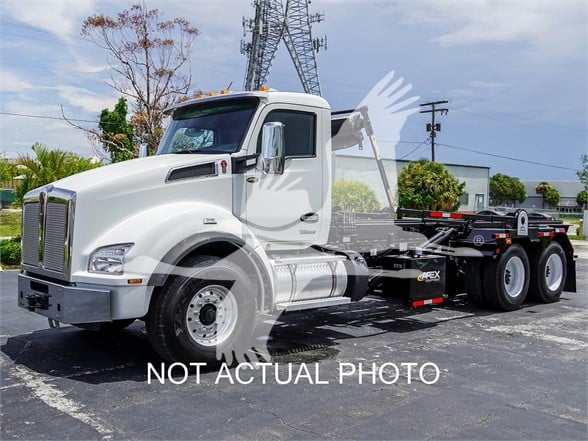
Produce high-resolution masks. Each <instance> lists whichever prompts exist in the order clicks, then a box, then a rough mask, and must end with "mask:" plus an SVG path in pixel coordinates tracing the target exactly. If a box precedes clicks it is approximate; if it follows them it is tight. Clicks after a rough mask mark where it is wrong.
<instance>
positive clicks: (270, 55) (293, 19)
mask: <svg viewBox="0 0 588 441" xmlns="http://www.w3.org/2000/svg"><path fill="white" fill-rule="evenodd" d="M309 4H310V0H286V6H284V4H283V2H282V0H254V1H253V6H254V7H255V18H253V19H247V18H245V17H243V37H245V36H246V35H247V32H250V33H251V41H250V42H249V41H246V40H245V39H243V40H241V53H242V54H244V55H246V56H247V73H246V76H245V83H244V85H243V88H244V89H245V90H257V89H259V87H260V86H262V85H263V84H265V83H266V82H267V78H268V75H269V70H270V68H271V65H272V62H273V60H274V58H275V55H276V51H277V49H278V45H279V44H280V41H281V40H282V39H283V40H284V43H285V45H286V48H287V49H288V52H289V53H290V58H292V62H293V63H294V66H295V67H296V72H297V73H298V78H299V79H300V82H301V83H302V87H303V88H304V91H305V92H306V93H311V94H314V95H320V94H321V86H320V82H319V77H318V71H317V65H316V58H315V53H318V52H319V50H320V49H321V48H324V49H325V50H326V49H327V37H322V38H314V39H313V38H312V32H311V27H312V23H319V22H321V21H322V20H324V17H325V15H324V14H323V13H315V14H309V12H308V5H309Z"/></svg>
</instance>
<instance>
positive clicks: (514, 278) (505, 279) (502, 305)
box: [484, 244, 530, 311]
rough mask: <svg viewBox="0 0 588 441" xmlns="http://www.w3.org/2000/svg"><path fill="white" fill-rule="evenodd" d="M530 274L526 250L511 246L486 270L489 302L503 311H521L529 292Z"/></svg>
mask: <svg viewBox="0 0 588 441" xmlns="http://www.w3.org/2000/svg"><path fill="white" fill-rule="evenodd" d="M529 274H530V266H529V258H528V257H527V253H526V252H525V250H524V248H523V247H522V246H520V245H518V244H513V245H511V246H510V247H509V248H508V249H507V250H506V251H505V252H504V253H502V254H500V255H499V256H498V258H497V259H496V260H493V261H491V262H488V263H487V265H486V267H485V268H484V282H485V283H484V284H485V286H484V289H485V291H486V299H487V301H488V302H489V303H490V305H491V306H492V307H494V308H496V309H499V310H502V311H514V310H515V309H519V308H520V307H521V305H522V304H523V302H524V301H525V297H526V296H527V292H528V290H529V279H530V277H529Z"/></svg>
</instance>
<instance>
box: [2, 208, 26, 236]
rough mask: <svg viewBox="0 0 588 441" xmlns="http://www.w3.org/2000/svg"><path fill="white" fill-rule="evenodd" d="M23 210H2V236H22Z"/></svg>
mask: <svg viewBox="0 0 588 441" xmlns="http://www.w3.org/2000/svg"><path fill="white" fill-rule="evenodd" d="M21 218H22V210H0V237H16V236H20V228H21Z"/></svg>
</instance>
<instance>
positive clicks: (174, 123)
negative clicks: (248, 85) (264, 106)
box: [157, 97, 259, 155]
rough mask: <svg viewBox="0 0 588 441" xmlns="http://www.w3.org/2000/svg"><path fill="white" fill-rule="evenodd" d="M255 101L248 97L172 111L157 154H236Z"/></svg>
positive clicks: (253, 110) (254, 106) (254, 107)
mask: <svg viewBox="0 0 588 441" xmlns="http://www.w3.org/2000/svg"><path fill="white" fill-rule="evenodd" d="M258 101H259V100H258V99H257V98H252V97H248V98H239V99H235V100H219V101H209V102H203V103H198V104H194V105H191V106H186V107H182V108H179V109H177V110H175V111H174V113H173V115H172V120H171V121H170V123H169V125H168V127H167V129H166V131H165V134H164V136H163V139H162V140H161V143H160V144H159V148H158V149H157V154H158V155H164V154H166V153H208V154H212V153H234V152H236V151H238V150H240V148H241V143H242V142H243V138H244V137H245V133H246V132H247V128H248V127H249V123H250V122H251V118H252V116H253V113H254V112H255V109H256V108H257V104H258Z"/></svg>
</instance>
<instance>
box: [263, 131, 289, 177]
mask: <svg viewBox="0 0 588 441" xmlns="http://www.w3.org/2000/svg"><path fill="white" fill-rule="evenodd" d="M285 157H286V148H285V145H284V124H282V123H281V122H266V123H265V124H264V125H263V129H262V132H261V161H262V170H263V172H264V173H265V174H269V173H273V174H277V175H281V174H282V173H284V158H285Z"/></svg>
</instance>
